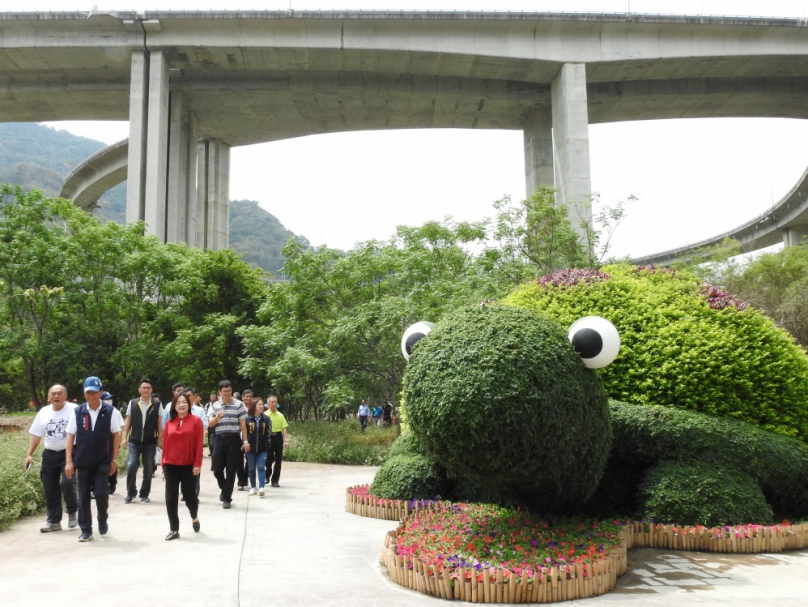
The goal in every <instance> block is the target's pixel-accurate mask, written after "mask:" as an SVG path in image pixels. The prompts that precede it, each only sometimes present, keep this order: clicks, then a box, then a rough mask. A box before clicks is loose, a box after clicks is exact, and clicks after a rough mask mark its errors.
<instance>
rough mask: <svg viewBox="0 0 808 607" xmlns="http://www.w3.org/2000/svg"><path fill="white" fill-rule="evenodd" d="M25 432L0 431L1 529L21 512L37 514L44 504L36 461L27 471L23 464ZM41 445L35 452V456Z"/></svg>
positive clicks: (27, 436) (25, 442)
mask: <svg viewBox="0 0 808 607" xmlns="http://www.w3.org/2000/svg"><path fill="white" fill-rule="evenodd" d="M28 439H29V435H28V433H27V432H1V431H0V529H5V528H6V527H8V526H9V525H10V524H11V523H13V522H14V521H15V520H17V519H18V518H20V517H21V516H29V515H32V514H36V513H37V512H39V511H40V510H41V509H42V508H43V507H44V506H45V492H44V491H43V489H42V483H41V482H40V480H39V466H40V462H39V461H36V460H35V461H34V463H33V464H31V468H30V469H29V470H28V472H24V470H23V467H22V464H23V461H24V460H25V453H26V450H27V447H28ZM41 455H42V448H41V447H40V449H39V450H38V452H37V456H36V457H37V459H39V458H40V457H41Z"/></svg>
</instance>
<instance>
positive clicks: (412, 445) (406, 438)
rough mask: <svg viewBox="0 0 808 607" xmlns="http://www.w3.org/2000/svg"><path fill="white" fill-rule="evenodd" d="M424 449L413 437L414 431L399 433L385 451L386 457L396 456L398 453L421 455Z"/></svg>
mask: <svg viewBox="0 0 808 607" xmlns="http://www.w3.org/2000/svg"><path fill="white" fill-rule="evenodd" d="M423 453H424V450H423V448H422V447H421V446H420V445H419V444H418V439H417V438H416V437H415V433H414V432H410V431H407V432H402V433H401V435H400V436H399V437H398V438H397V439H396V440H395V442H394V443H393V445H392V446H391V447H390V451H388V452H387V457H396V456H398V455H423Z"/></svg>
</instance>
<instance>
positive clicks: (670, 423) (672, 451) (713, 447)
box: [604, 401, 808, 522]
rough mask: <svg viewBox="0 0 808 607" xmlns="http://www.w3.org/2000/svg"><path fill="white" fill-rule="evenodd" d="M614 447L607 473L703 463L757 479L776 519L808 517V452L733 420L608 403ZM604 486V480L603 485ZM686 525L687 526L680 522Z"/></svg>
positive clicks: (806, 448) (792, 441) (793, 442)
mask: <svg viewBox="0 0 808 607" xmlns="http://www.w3.org/2000/svg"><path fill="white" fill-rule="evenodd" d="M609 406H610V409H611V419H612V432H613V433H614V441H613V445H612V454H611V459H610V466H609V468H610V469H611V468H613V467H616V468H620V469H623V470H625V471H626V472H625V474H628V473H629V472H628V470H629V469H641V468H644V467H648V466H652V465H654V464H656V463H657V462H660V461H662V460H679V461H687V460H699V461H702V462H705V463H708V464H712V465H715V466H717V467H732V468H735V469H737V470H739V471H741V472H743V473H744V474H746V475H747V476H749V477H751V478H753V479H755V481H757V482H758V483H759V485H760V488H761V489H762V491H763V493H764V495H765V496H766V499H767V500H768V502H769V504H771V506H772V508H773V509H774V511H775V512H776V513H777V515H778V516H783V517H789V518H801V517H805V516H806V515H808V446H806V445H805V444H804V443H802V442H800V441H798V440H796V439H792V438H788V437H785V436H781V435H778V434H773V433H771V432H766V431H765V430H761V429H760V428H756V427H754V426H752V425H750V424H746V423H743V422H739V421H737V420H732V419H717V418H714V417H710V416H707V415H702V414H699V413H694V412H691V411H680V410H677V409H671V408H670V407H651V406H642V405H631V404H628V403H621V402H617V401H610V403H609ZM604 482H605V480H604ZM681 522H683V521H681Z"/></svg>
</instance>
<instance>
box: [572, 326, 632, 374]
mask: <svg viewBox="0 0 808 607" xmlns="http://www.w3.org/2000/svg"><path fill="white" fill-rule="evenodd" d="M569 339H570V342H571V343H572V347H573V348H575V351H576V352H578V354H580V355H581V360H583V361H584V365H586V366H587V367H588V368H589V369H602V368H603V367H607V366H609V365H610V364H612V361H613V360H614V359H615V358H617V354H618V352H620V334H619V333H618V332H617V328H616V327H615V326H614V325H613V324H612V323H611V322H609V321H608V320H606V319H605V318H602V317H600V316H585V317H583V318H580V319H578V320H576V321H575V322H574V323H572V326H571V327H570V330H569Z"/></svg>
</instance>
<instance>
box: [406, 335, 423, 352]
mask: <svg viewBox="0 0 808 607" xmlns="http://www.w3.org/2000/svg"><path fill="white" fill-rule="evenodd" d="M423 336H424V334H423V333H420V332H418V333H410V335H409V337H407V341H405V342H404V347H405V348H406V349H407V354H412V347H413V346H414V345H415V344H416V343H418V340H419V339H421V338H422V337H423Z"/></svg>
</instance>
